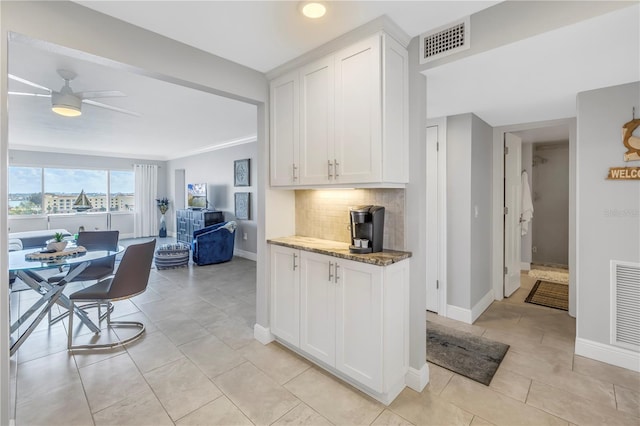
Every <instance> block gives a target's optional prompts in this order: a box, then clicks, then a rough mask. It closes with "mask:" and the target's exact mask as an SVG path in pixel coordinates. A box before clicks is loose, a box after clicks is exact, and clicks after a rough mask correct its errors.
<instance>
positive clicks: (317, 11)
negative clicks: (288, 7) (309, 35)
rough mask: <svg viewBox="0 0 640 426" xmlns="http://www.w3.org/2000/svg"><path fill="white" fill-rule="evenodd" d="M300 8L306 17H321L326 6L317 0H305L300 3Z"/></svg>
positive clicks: (325, 11) (325, 10)
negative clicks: (305, 0)
mask: <svg viewBox="0 0 640 426" xmlns="http://www.w3.org/2000/svg"><path fill="white" fill-rule="evenodd" d="M300 10H301V11H302V14H303V15H304V16H306V17H307V18H311V19H318V18H322V17H323V16H324V15H325V13H327V6H325V4H324V3H322V2H318V1H307V2H303V3H302V4H301V5H300Z"/></svg>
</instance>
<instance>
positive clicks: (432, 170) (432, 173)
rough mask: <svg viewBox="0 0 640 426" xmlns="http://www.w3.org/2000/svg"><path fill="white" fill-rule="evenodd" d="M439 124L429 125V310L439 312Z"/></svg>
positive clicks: (427, 214)
mask: <svg viewBox="0 0 640 426" xmlns="http://www.w3.org/2000/svg"><path fill="white" fill-rule="evenodd" d="M437 146H438V126H430V127H427V160H426V163H425V168H426V172H427V210H426V224H427V229H426V232H427V247H426V255H427V310H428V311H431V312H436V313H438V312H439V303H438V300H439V298H438V277H439V274H438V265H439V259H440V257H439V252H440V251H439V250H438V248H439V246H440V244H439V238H438V235H439V232H438V202H437V200H438V148H437Z"/></svg>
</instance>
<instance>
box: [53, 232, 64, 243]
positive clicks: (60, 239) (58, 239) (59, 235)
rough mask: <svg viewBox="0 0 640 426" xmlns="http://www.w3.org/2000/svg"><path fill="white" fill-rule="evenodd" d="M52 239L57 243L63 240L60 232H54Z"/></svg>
mask: <svg viewBox="0 0 640 426" xmlns="http://www.w3.org/2000/svg"><path fill="white" fill-rule="evenodd" d="M53 239H54V240H56V242H57V243H59V242H61V241H62V240H63V239H64V235H63V234H62V233H60V232H56V233H55V234H54V235H53Z"/></svg>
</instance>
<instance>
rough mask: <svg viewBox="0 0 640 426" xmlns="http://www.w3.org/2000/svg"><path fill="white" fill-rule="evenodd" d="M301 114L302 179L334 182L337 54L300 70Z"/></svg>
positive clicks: (313, 181) (304, 181) (306, 183)
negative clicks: (335, 60) (334, 94)
mask: <svg viewBox="0 0 640 426" xmlns="http://www.w3.org/2000/svg"><path fill="white" fill-rule="evenodd" d="M300 115H301V117H300V127H301V128H300V183H302V184H304V185H313V184H326V183H332V182H333V181H334V179H333V173H334V171H333V167H334V166H333V163H332V162H333V159H334V155H333V141H334V130H333V120H334V113H333V56H329V57H327V58H323V59H320V60H319V61H316V62H314V63H312V64H309V65H307V66H305V67H303V68H302V69H301V70H300ZM329 160H330V161H331V163H329V162H328V161H329Z"/></svg>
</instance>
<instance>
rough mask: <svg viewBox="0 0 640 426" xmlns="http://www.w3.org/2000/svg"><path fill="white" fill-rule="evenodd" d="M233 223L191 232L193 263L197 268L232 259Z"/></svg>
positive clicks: (217, 224) (234, 230) (234, 231)
mask: <svg viewBox="0 0 640 426" xmlns="http://www.w3.org/2000/svg"><path fill="white" fill-rule="evenodd" d="M236 226H237V225H236V223H235V222H234V221H229V222H222V223H216V224H215V225H211V226H207V227H206V228H202V229H199V230H197V231H194V232H193V242H192V243H191V249H192V259H193V263H195V264H196V265H198V266H201V265H211V264H212V263H222V262H228V261H230V260H231V258H232V257H233V245H234V242H235V237H236Z"/></svg>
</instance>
